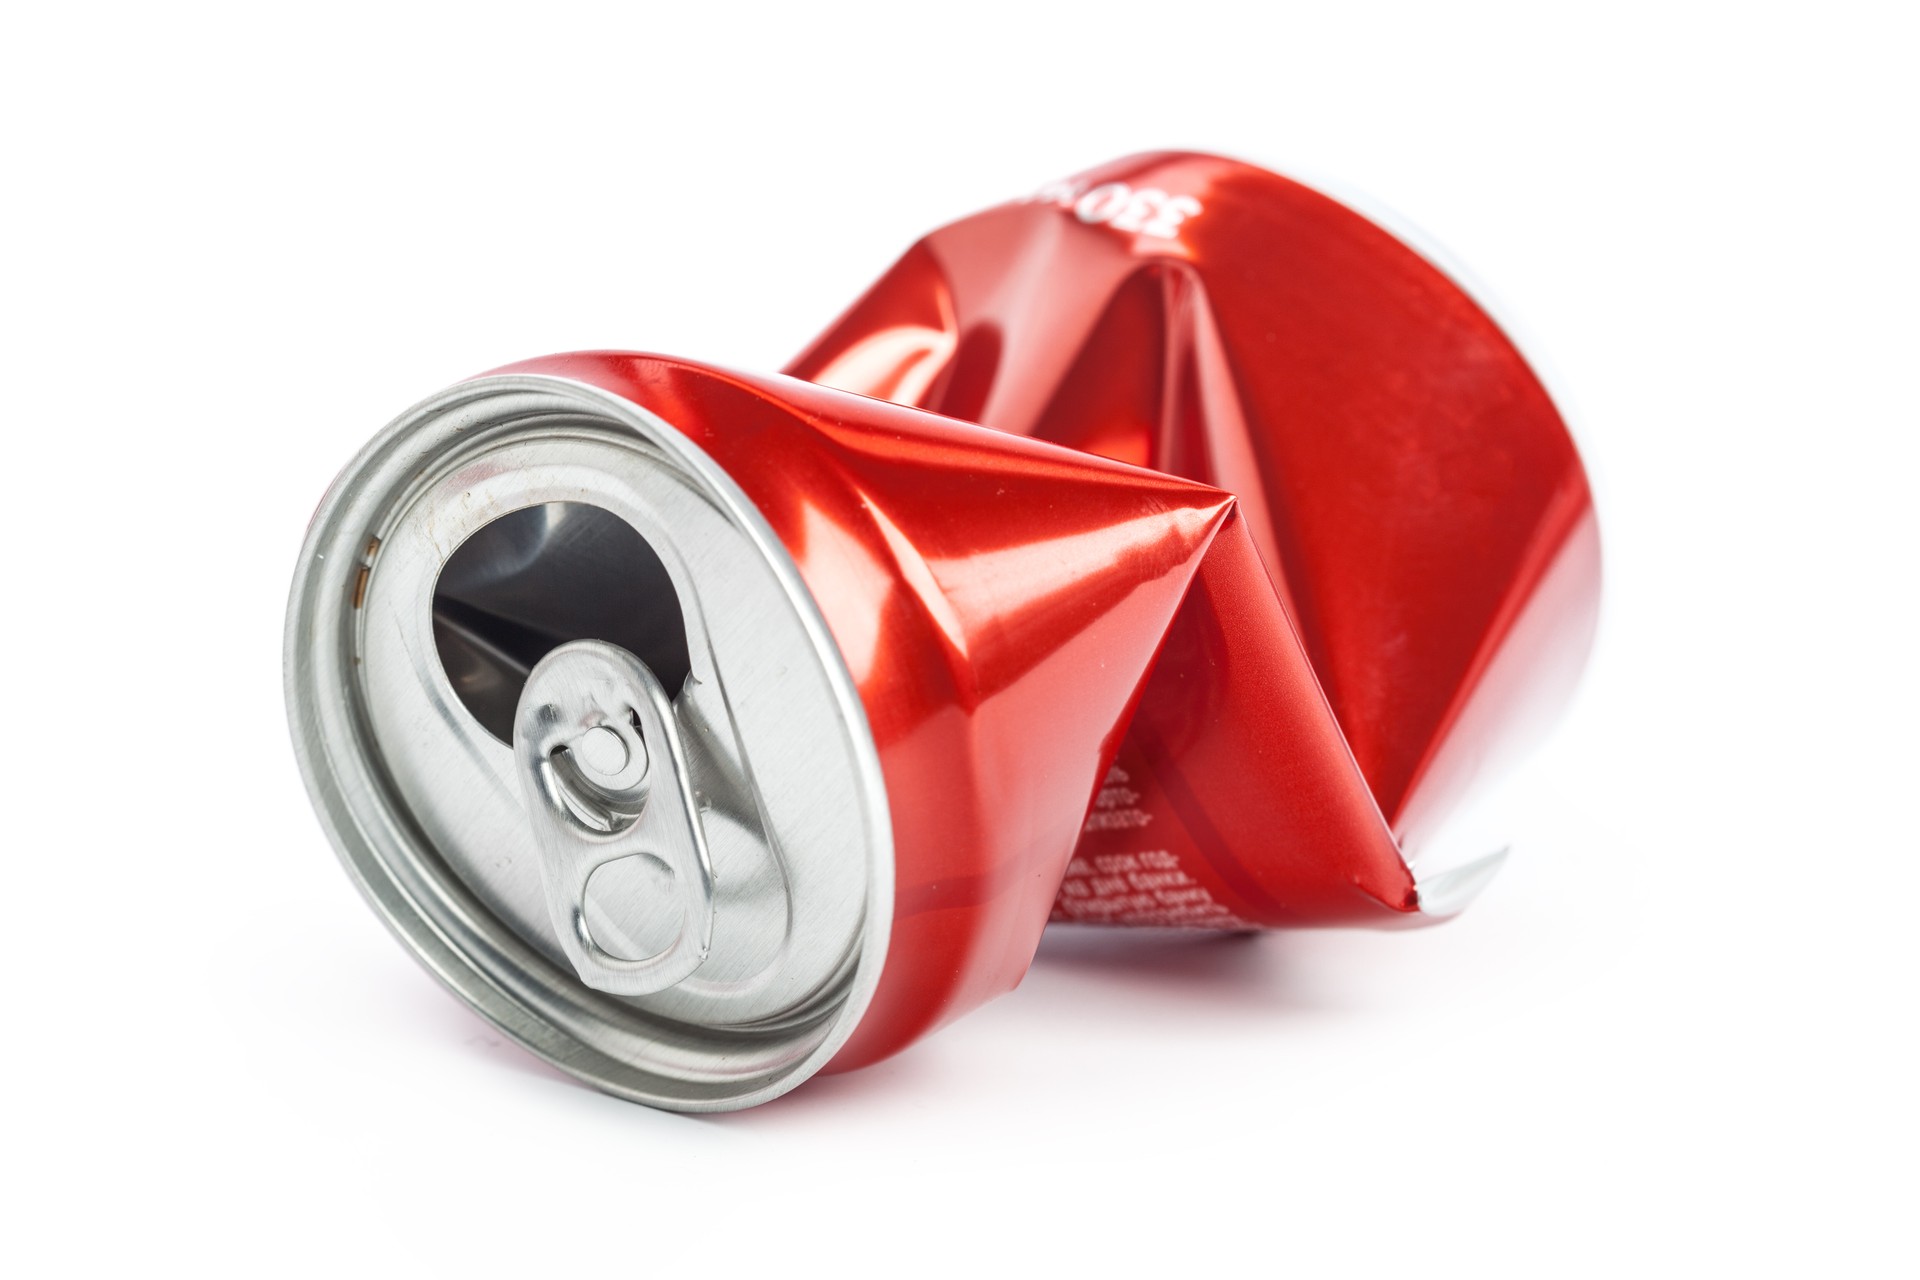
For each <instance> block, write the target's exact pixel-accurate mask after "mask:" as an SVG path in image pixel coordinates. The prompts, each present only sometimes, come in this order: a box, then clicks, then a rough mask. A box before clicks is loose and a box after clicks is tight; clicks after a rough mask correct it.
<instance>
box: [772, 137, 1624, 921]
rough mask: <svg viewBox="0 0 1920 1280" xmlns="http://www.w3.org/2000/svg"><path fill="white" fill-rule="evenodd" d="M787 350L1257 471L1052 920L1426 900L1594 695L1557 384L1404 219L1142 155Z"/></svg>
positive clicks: (1058, 187) (905, 269)
mask: <svg viewBox="0 0 1920 1280" xmlns="http://www.w3.org/2000/svg"><path fill="white" fill-rule="evenodd" d="M788 372H789V373H792V374H795V375H796V376H799V377H802V378H807V379H810V380H813V381H817V382H821V383H824V384H827V385H829V386H835V387H841V388H843V389H846V390H850V391H858V392H860V393H862V394H865V395H872V396H880V397H884V398H886V399H889V400H894V401H897V402H899V403H902V404H912V405H917V406H919V407H922V408H927V409H932V410H934V411H935V412H939V413H945V414H951V415H953V416H956V417H961V418H966V419H968V420H970V421H976V422H980V423H984V424H985V425H988V426H991V427H995V428H997V429H999V430H1002V431H1007V432H1010V433H1013V434H1016V435H1021V436H1029V437H1033V438H1037V439H1045V440H1052V441H1055V442H1057V443H1060V444H1065V445H1068V446H1070V447H1072V448H1075V449H1080V450H1084V451H1086V452H1090V453H1095V454H1100V455H1102V456H1105V457H1110V458H1115V459H1120V460H1123V461H1126V462H1131V463H1135V464H1138V465H1142V466H1147V467H1152V468H1155V469H1157V470H1160V471H1163V472H1167V473H1169V474H1173V475H1180V476H1185V477H1187V478H1189V479H1193V480H1198V481H1201V482H1203V483H1206V484H1211V485H1215V486H1218V487H1220V488H1222V489H1225V490H1227V491H1228V492H1230V493H1232V494H1234V495H1235V496H1236V498H1237V499H1238V504H1237V509H1236V512H1235V514H1234V516H1233V517H1231V518H1230V519H1229V521H1228V525H1227V527H1226V528H1224V529H1223V530H1222V532H1221V533H1220V535H1219V536H1217V537H1216V538H1215V540H1214V542H1213V544H1212V546H1211V548H1210V549H1209V551H1208V554H1207V557H1206V560H1205V562H1204V563H1203V565H1202V566H1201V569H1200V571H1199V575H1198V577H1197V579H1196V584H1195V587H1194V589H1193V592H1192V594H1191V596H1190V598H1189V599H1188V601H1187V602H1186V604H1185V605H1184V606H1183V608H1182V610H1181V612H1180V615H1179V617H1178V618H1177V619H1176V621H1175V623H1174V626H1173V628H1172V631H1171V632H1170V634H1169V636H1168V639H1167V645H1166V650H1165V652H1164V653H1163V654H1162V655H1161V657H1160V659H1159V661H1158V662H1157V663H1156V664H1155V668H1154V671H1153V674H1152V676H1151V678H1150V680H1149V682H1148V686H1147V689H1146V692H1145V694H1144V696H1143V698H1142V702H1141V706H1140V709H1139V711H1138V713H1137V714H1136V716H1135V718H1134V720H1133V722H1132V724H1131V726H1130V727H1129V729H1128V731H1127V734H1126V737H1125V739H1124V741H1123V743H1122V745H1121V748H1120V752H1119V755H1118V759H1117V761H1116V764H1115V767H1114V770H1113V772H1112V774H1111V775H1110V777H1109V778H1108V780H1107V785H1106V786H1105V787H1103V788H1102V790H1101V792H1100V793H1099V796H1098V798H1097V800H1096V803H1095V805H1094V808H1093V809H1092V811H1091V812H1090V813H1089V815H1088V818H1087V822H1086V825H1085V829H1084V831H1083V833H1082V836H1081V840H1080V845H1079V856H1078V857H1077V858H1076V859H1075V860H1074V862H1073V864H1072V867H1071V869H1070V871H1069V874H1068V878H1067V881H1066V883H1065V884H1064V886H1063V889H1062V894H1061V897H1060V900H1059V903H1058V905H1057V910H1056V913H1055V914H1056V918H1057V919H1062V920H1079V921H1093V922H1103V923H1117V924H1159V925H1166V924H1179V925H1215V926H1219V927H1226V928H1243V927H1246V926H1248V925H1258V926H1285V925H1302V924H1341V923H1366V922H1373V923H1383V922H1393V921H1404V922H1417V921H1419V920H1421V919H1432V918H1436V917H1440V916H1444V915H1447V914H1450V913H1452V912H1454V911H1456V910H1458V909H1459V908H1460V907H1461V906H1462V905H1464V903H1465V902H1466V901H1467V900H1468V899H1469V898H1470V897H1471V896H1472V895H1473V893H1474V892H1475V891H1477V889H1478V888H1479V886H1480V885H1481V884H1483V883H1484V881H1485V880H1486V878H1487V877H1488V876H1489V875H1490V874H1491V873H1492V871H1493V870H1494V869H1495V868H1496V867H1497V866H1498V863H1499V860H1500V858H1501V857H1502V856H1503V855H1502V854H1501V853H1492V854H1489V855H1487V856H1486V857H1484V858H1482V859H1481V860H1480V861H1478V862H1473V863H1468V864H1465V865H1462V866H1455V867H1451V868H1448V869H1446V870H1444V871H1442V872H1440V873H1438V874H1433V875H1428V876H1425V877H1422V876H1419V875H1416V873H1415V871H1414V869H1413V864H1412V862H1411V861H1410V859H1411V858H1412V856H1414V855H1416V854H1417V853H1418V852H1419V851H1420V850H1421V849H1422V847H1423V846H1425V845H1427V844H1428V843H1429V842H1430V841H1431V839H1432V837H1433V836H1434V833H1435V832H1436V830H1437V829H1438V828H1439V827H1440V825H1441V823H1442V822H1443V821H1444V819H1445V818H1446V817H1447V816H1448V815H1449V814H1450V813H1451V812H1453V811H1454V809H1455V808H1456V806H1458V805H1459V803H1460V802H1461V800H1462V799H1463V797H1465V796H1466V795H1467V794H1468V793H1469V792H1470V791H1471V790H1472V788H1473V786H1474V784H1475V783H1476V782H1477V781H1480V780H1482V779H1484V778H1486V777H1487V776H1489V775H1490V774H1492V773H1494V772H1496V771H1497V770H1498V768H1499V767H1500V765H1501V764H1502V762H1504V761H1507V760H1510V759H1511V758H1512V757H1513V756H1514V755H1515V754H1516V753H1517V752H1519V751H1520V750H1521V749H1523V748H1524V747H1525V746H1526V745H1528V743H1529V742H1530V740H1531V739H1532V738H1533V737H1534V736H1535V735H1536V734H1537V733H1538V731H1539V730H1540V729H1541V728H1542V727H1543V726H1544V724H1545V723H1546V722H1547V721H1548V720H1550V719H1551V717H1552V715H1553V714H1554V713H1555V712H1556V711H1557V710H1558V709H1559V707H1560V705H1561V704H1562V703H1563V702H1564V700H1565V698H1566V696H1567V694H1568V693H1569V692H1570V690H1571V688H1572V685H1573V682H1574V678H1575V677H1576V676H1577V674H1578V672H1579V670H1580V668H1581V667H1582V665H1583V664H1584V662H1585V659H1586V655H1587V652H1588V650H1589V648H1590V646H1591V643H1592V637H1593V630H1594V623H1595V620H1596V617H1597V612H1598V601H1599V584H1600V557H1599V538H1598V532H1597V527H1596V524H1595V520H1594V510H1593V499H1592V495H1591V492H1590V490H1589V487H1588V483H1587V477H1586V473H1585V471H1584V469H1583V468H1582V466H1581V462H1580V457H1579V454H1578V453H1577V452H1576V450H1575V448H1574V443H1573V440H1572V438H1571V436H1570V435H1569V433H1568V431H1567V428H1566V425H1565V424H1564V422H1563V421H1562V419H1561V416H1560V414H1559V412H1558V411H1557V410H1556V409H1555V407H1554V405H1553V402H1552V400H1551V399H1550V398H1549V397H1548V394H1547V392H1546V390H1545V388H1544V387H1543V386H1542V384H1541V382H1540V380H1539V378H1538V377H1537V376H1536V374H1535V373H1534V371H1533V370H1532V369H1531V368H1530V367H1529V365H1528V363H1527V361H1526V360H1525V358H1524V357H1523V356H1522V355H1521V353H1520V351H1519V350H1518V348H1517V347H1516V346H1515V345H1514V343H1513V342H1512V341H1511V340H1510V339H1509V338H1508V337H1507V335H1506V334H1505V333H1504V332H1503V331H1502V330H1501V328H1500V327H1499V325H1498V324H1496V323H1495V321H1494V320H1493V319H1492V318H1491V317H1490V316H1489V315H1488V313H1487V312H1486V310H1484V309H1483V308H1482V307H1481V306H1480V305H1479V304H1478V303H1476V302H1475V300H1474V299H1473V298H1472V297H1471V296H1470V295H1469V294H1468V293H1467V291H1466V290H1465V289H1464V288H1463V287H1462V286H1461V285H1460V284H1459V283H1457V282H1456V281H1455V280H1454V279H1453V278H1451V277H1450V276H1449V275H1448V274H1447V273H1445V272H1444V271H1442V270H1441V269H1440V268H1439V267H1438V266H1436V265H1435V264H1434V263H1433V262H1432V261H1430V260H1429V259H1428V258H1427V257H1425V256H1423V255H1422V254H1421V253H1419V252H1416V251H1415V250H1414V249H1413V248H1411V247H1410V246H1409V245H1408V244H1407V243H1405V242H1404V241H1402V240H1401V239H1399V238H1397V237H1396V236H1394V235H1393V234H1391V233H1389V232H1388V231H1387V230H1385V229H1384V228H1382V227H1381V226H1379V225H1377V224H1376V222H1374V221H1373V220H1371V219H1369V218H1367V217H1364V216H1362V215H1361V214H1359V213H1357V212H1356V211H1354V210H1353V209H1352V208H1350V207H1348V206H1347V205H1345V204H1342V203H1340V202H1338V201H1336V200H1334V199H1331V198H1330V197H1328V196H1326V195H1323V194H1321V193H1319V192H1317V191H1315V190H1313V189H1311V188H1309V187H1306V186H1303V185H1301V184H1299V183H1296V182H1293V181H1291V180H1289V179H1287V178H1283V177H1280V176H1278V175H1276V174H1273V173H1269V172H1266V171H1265V170H1262V169H1258V168H1255V167H1253V166H1251V165H1247V164H1243V163H1240V162H1238V161H1233V160H1227V159H1222V158H1220V157H1217V156H1209V155H1197V154H1192V153H1184V152H1158V153H1152V154H1146V155H1139V156H1133V157H1130V158H1128V159H1124V160H1119V161H1116V162H1114V163H1112V164H1108V165H1104V166H1102V167H1100V168H1097V169H1093V170H1089V171H1088V172H1086V173H1083V174H1080V175H1078V176H1076V177H1073V178H1070V179H1067V180H1066V181H1064V182H1059V183H1055V184H1052V185H1050V186H1048V187H1045V188H1043V189H1042V190H1041V191H1039V192H1038V193H1036V194H1035V195H1034V196H1032V197H1030V198H1028V199H1025V200H1016V201H1014V202H1012V203H1009V204H1005V205H1002V206H999V207H998V208H994V209H990V210H988V211H986V212H984V213H981V214H978V215H975V216H973V217H970V218H966V219H964V220H962V221H960V222H957V223H954V224H952V225H951V226H948V227H944V228H942V229H941V230H939V231H936V232H934V233H933V234H932V235H929V236H927V237H926V238H925V239H923V240H921V241H920V242H919V243H918V244H916V245H914V246H913V247H912V248H911V249H909V250H908V251H907V253H906V254H905V256H903V257H902V258H901V259H900V261H899V262H898V263H897V264H896V265H895V266H894V267H893V268H892V269H891V270H889V271H888V272H887V273H886V275H885V276H884V277H883V278H882V279H881V280H880V281H879V282H878V283H877V284H875V285H874V286H873V288H872V289H871V290H870V291H869V292H868V293H867V294H866V296H864V297H863V298H861V299H860V300H859V301H858V302H857V303H855V304H854V306H853V307H852V308H851V309H850V310H849V311H848V312H847V314H846V315H845V316H844V317H842V318H841V319H840V321H839V322H837V323H836V324H835V325H834V326H833V327H832V328H830V329H829V330H827V332H826V333H825V334H823V335H822V336H821V337H820V338H819V339H818V340H817V341H816V342H814V344H813V345H812V346H811V347H809V348H808V350H807V351H806V352H805V353H804V354H803V355H801V356H800V358H799V359H797V360H796V361H794V363H793V364H792V365H791V366H790V367H789V369H788Z"/></svg>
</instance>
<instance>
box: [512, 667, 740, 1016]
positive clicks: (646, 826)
mask: <svg viewBox="0 0 1920 1280" xmlns="http://www.w3.org/2000/svg"><path fill="white" fill-rule="evenodd" d="M513 755H514V764H515V767H516V770H517V772H518V774H519V777H520V790H521V796H522V799H523V800H524V801H525V804H526V811H527V821H528V823H529V825H530V826H531V827H532V829H533V839H534V844H535V847H536V848H537V849H538V850H539V853H540V859H539V861H540V879H541V884H542V886H543V887H544V889H545V891H546V898H547V913H548V917H549V919H550V920H551V921H552V924H553V930H554V933H555V935H556V936H557V937H558V939H559V941H560V946H561V949H562V950H563V951H564V952H565V953H566V956H567V959H568V960H569V961H571V962H572V964H573V967H574V971H575V972H576V973H578V974H579V975H580V980H581V981H582V982H584V983H586V984H587V985H588V986H589V987H592V988H593V989H594V990H596V991H604V992H607V993H608V994H609V995H620V996H639V995H647V994H649V993H651V992H655V991H663V990H665V989H666V988H668V987H671V986H673V985H674V984H675V983H677V982H679V981H681V980H682V979H684V978H686V977H687V976H688V975H690V974H691V973H693V971H694V970H696V969H698V968H699V967H700V965H701V963H702V962H704V961H705V960H706V958H707V952H708V950H709V949H710V948H711V947H712V945H713V862H712V859H711V858H710V857H709V855H708V852H707V840H706V833H705V831H704V830H703V829H702V828H701V825H700V817H699V809H698V806H697V804H696V802H695V800H694V795H693V788H692V782H691V777H690V774H689V771H688V767H687V752H686V744H685V742H684V741H683V740H682V739H681V737H680V733H679V728H678V724H677V722H676V720H675V718H674V714H673V702H672V699H670V698H669V697H668V696H667V692H666V690H665V689H664V688H662V687H661V685H660V682H659V681H658V680H657V679H655V678H654V674H653V672H652V671H651V670H649V669H648V668H647V664H646V663H644V662H642V661H641V660H640V659H639V658H636V657H635V656H634V655H633V654H631V653H629V652H627V651H626V650H625V649H622V648H620V647H619V646H618V645H612V644H608V643H606V642H605V641H602V640H576V641H573V642H572V643H570V644H563V645H561V646H560V647H559V648H557V649H555V650H553V652H551V653H549V654H548V655H547V656H546V657H544V658H542V659H541V660H540V662H539V664H538V665H536V666H535V667H534V669H533V671H532V673H531V674H530V675H528V677H527V683H526V687H525V688H524V689H523V690H522V691H521V693H520V701H519V704H518V706H517V707H516V708H515V710H514V717H513ZM636 854H637V855H642V856H646V857H650V858H654V859H657V860H658V861H659V862H660V863H662V864H664V865H665V867H666V868H667V870H668V871H669V872H670V873H671V874H672V882H673V887H672V890H671V892H672V893H673V894H674V895H675V897H676V898H677V899H678V900H679V906H680V922H679V928H678V930H677V932H676V933H675V935H674V938H673V940H672V941H671V942H669V943H668V944H667V945H666V946H665V947H664V948H662V949H661V950H659V951H657V952H655V953H654V954H652V955H650V956H646V957H643V958H641V959H637V960H631V959H625V958H623V957H620V956H617V955H614V954H613V953H612V952H610V951H608V950H607V949H606V948H604V947H603V946H601V945H600V944H599V943H598V942H596V941H595V940H594V937H593V932H592V930H591V929H590V928H589V927H588V924H587V914H586V904H587V882H588V881H589V880H590V879H591V878H592V877H593V873H594V872H596V871H598V870H599V869H600V868H601V867H604V866H606V865H607V864H608V863H610V862H617V861H619V860H620V859H622V858H627V857H632V856H634V855H636Z"/></svg>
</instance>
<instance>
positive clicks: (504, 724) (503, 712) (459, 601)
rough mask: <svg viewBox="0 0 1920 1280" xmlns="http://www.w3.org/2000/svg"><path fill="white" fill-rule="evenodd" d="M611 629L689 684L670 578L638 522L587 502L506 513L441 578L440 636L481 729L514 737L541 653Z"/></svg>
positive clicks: (667, 677) (656, 669)
mask: <svg viewBox="0 0 1920 1280" xmlns="http://www.w3.org/2000/svg"><path fill="white" fill-rule="evenodd" d="M574 640H604V641H607V642H608V643H609V644H617V645H619V646H620V647H621V648H623V649H625V650H627V651H628V652H629V653H631V654H633V655H634V656H635V657H637V658H639V659H640V660H641V661H642V662H644V663H646V664H647V666H648V667H649V668H651V669H652V671H653V674H654V676H655V678H656V679H658V680H659V681H660V683H661V685H662V686H663V687H664V688H665V689H667V690H668V692H669V693H671V694H678V693H679V691H680V688H681V686H682V685H684V684H685V683H686V679H687V672H688V671H689V669H690V667H691V662H690V660H689V658H688V654H687V627H686V620H685V617H684V616H683V615H682V613H681V611H680V598H679V596H678V595H677V594H675V592H674V589H673V579H672V578H671V576H670V575H669V574H668V573H667V566H666V565H665V564H664V563H663V562H662V561H661V559H660V557H659V555H658V554H657V553H656V552H655V551H654V549H653V548H652V547H651V546H649V545H648V544H647V540H646V539H645V538H643V537H641V536H640V531H639V530H637V529H635V528H634V527H633V526H632V525H630V524H628V523H627V522H626V521H625V520H622V519H621V518H620V517H619V516H616V515H614V514H613V513H612V512H610V511H608V510H606V509H604V508H602V507H596V506H593V505H592V504H591V503H585V502H548V503H543V504H541V505H540V506H537V507H527V508H524V509H522V510H520V511H515V512H512V513H510V514H508V515H504V516H501V517H500V518H499V519H498V520H495V521H493V522H491V523H490V524H486V525H483V526H482V527H481V528H479V529H478V530H476V531H475V532H474V533H473V536H471V537H469V538H468V539H467V540H466V541H465V542H463V543H461V544H460V546H459V548H458V549H457V550H455V551H454V553H453V555H452V556H451V557H450V558H449V559H448V560H447V563H446V565H445V566H444V567H443V568H442V569H441V570H440V577H439V579H438V581H436V582H435V583H434V589H433V645H434V648H435V650H437V651H438V653H439V655H440V666H441V668H442V669H443V670H444V671H445V672H446V676H447V681H448V683H449V684H450V685H451V686H452V687H453V692H454V695H455V696H456V697H458V698H459V699H460V704H461V705H462V706H464V707H465V708H466V709H467V710H468V711H469V712H470V713H472V715H473V718H474V719H475V720H477V721H479V722H480V725H481V727H482V728H484V729H485V730H486V731H487V732H488V733H490V734H492V735H493V736H494V737H495V738H497V739H499V740H500V741H501V742H503V743H509V744H511V742H512V741H513V714H514V709H515V707H516V706H518V704H519V701H520V691H521V689H523V688H524V687H525V686H526V683H527V675H528V673H529V672H531V671H532V670H533V668H534V665H535V664H536V663H538V662H539V661H540V659H542V658H544V657H546V656H547V654H548V653H549V652H551V651H552V650H554V649H556V648H558V647H559V646H561V645H563V644H567V643H569V642H571V641H574Z"/></svg>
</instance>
